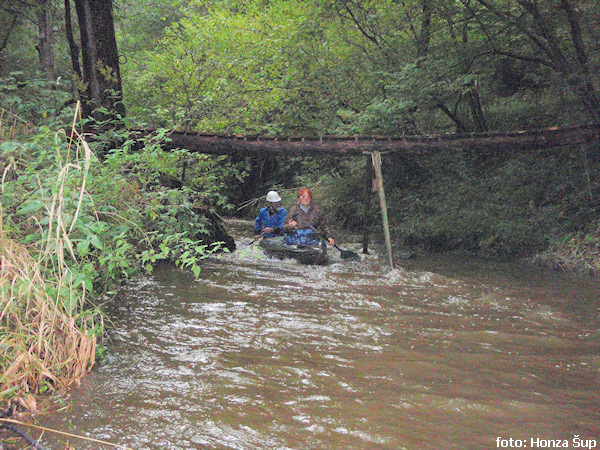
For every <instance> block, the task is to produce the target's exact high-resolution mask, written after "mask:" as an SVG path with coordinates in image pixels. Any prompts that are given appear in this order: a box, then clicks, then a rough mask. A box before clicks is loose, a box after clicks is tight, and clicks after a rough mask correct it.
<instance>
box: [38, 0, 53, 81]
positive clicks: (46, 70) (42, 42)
mask: <svg viewBox="0 0 600 450" xmlns="http://www.w3.org/2000/svg"><path fill="white" fill-rule="evenodd" d="M38 3H39V5H40V6H39V8H38V11H37V22H38V31H39V37H38V44H37V46H36V48H37V51H38V56H39V60H40V71H41V72H42V73H43V74H44V77H45V78H46V79H47V80H48V82H51V83H53V82H55V81H56V68H55V66H54V50H53V48H52V42H53V39H52V9H51V4H50V0H38Z"/></svg>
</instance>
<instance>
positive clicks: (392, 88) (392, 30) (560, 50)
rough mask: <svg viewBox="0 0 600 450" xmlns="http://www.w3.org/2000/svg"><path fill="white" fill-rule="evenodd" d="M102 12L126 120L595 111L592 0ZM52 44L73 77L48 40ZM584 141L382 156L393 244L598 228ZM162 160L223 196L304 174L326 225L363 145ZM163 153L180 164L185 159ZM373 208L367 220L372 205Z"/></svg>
mask: <svg viewBox="0 0 600 450" xmlns="http://www.w3.org/2000/svg"><path fill="white" fill-rule="evenodd" d="M55 7H56V11H60V9H61V7H62V6H61V5H59V4H56V5H55ZM3 14H6V12H3ZM55 17H56V20H57V22H58V23H60V21H59V17H60V14H58V13H57V14H55ZM115 18H116V26H117V35H118V41H119V48H120V51H121V53H122V61H121V62H122V74H123V83H124V85H123V86H124V98H125V101H126V106H127V110H128V115H129V117H128V120H129V122H130V123H133V122H136V123H138V122H142V123H145V124H148V125H149V126H153V127H164V128H168V129H170V128H183V129H191V130H198V131H205V132H220V133H237V134H261V135H306V136H315V135H316V136H322V135H327V134H336V135H374V134H375V135H407V134H408V135H412V134H428V133H445V132H477V131H487V130H493V131H498V130H514V129H526V128H541V127H546V126H566V125H573V124H582V123H588V122H598V121H599V120H600V119H599V118H600V104H599V101H598V96H599V94H598V92H599V89H600V78H599V74H600V71H599V70H598V67H599V65H600V39H599V37H598V33H597V32H596V31H597V24H598V21H599V20H600V6H599V5H598V3H597V2H595V1H592V0H568V1H558V0H550V1H548V2H534V1H530V0H520V1H515V2H506V1H503V0H491V1H489V0H488V1H483V0H408V1H403V2H396V1H389V0H369V1H360V2H358V1H352V0H311V1H299V0H285V1H277V0H244V1H240V0H211V1H193V0H186V1H184V0H179V1H175V2H173V1H163V0H143V1H138V0H116V1H115ZM28 27H30V26H29V25H28V23H27V22H26V21H20V22H19V23H18V27H17V28H16V29H15V31H14V33H13V35H12V36H11V39H10V40H9V45H7V46H6V48H5V49H4V51H3V53H2V57H3V59H4V61H5V62H6V64H4V65H3V66H2V68H1V69H0V70H1V71H2V72H0V74H2V75H5V76H6V75H7V74H8V73H9V72H11V71H14V70H16V69H17V60H18V58H20V57H21V58H22V59H20V60H19V61H20V62H23V64H19V65H18V68H19V69H20V70H21V71H22V75H18V77H20V78H21V79H22V80H25V79H28V78H29V77H30V76H31V75H32V74H33V72H34V67H33V65H34V64H35V58H33V49H32V48H31V47H30V48H29V50H26V49H25V48H24V46H27V45H28V44H27V43H28V42H33V41H34V36H35V34H34V32H33V31H34V30H32V29H31V28H28ZM61 27H62V25H61ZM61 27H59V28H58V29H60V30H61V31H62V28H61ZM56 50H57V54H58V55H62V56H61V57H59V58H58V61H60V63H59V64H57V65H58V67H57V71H58V73H59V74H60V75H61V76H62V77H63V83H66V84H67V86H68V80H70V74H69V72H68V65H67V64H65V63H64V60H65V57H64V55H65V51H64V42H62V41H61V40H60V39H57V40H56ZM19 55H22V56H19ZM62 86H63V85H61V86H59V87H62ZM59 90H60V89H59ZM19 95H20V94H18V95H16V94H15V95H13V96H12V97H11V98H13V99H16V98H17V97H19ZM53 98H57V97H53ZM53 101H54V100H51V99H50V98H48V104H49V105H50V104H51V102H53ZM23 104H24V105H26V104H27V102H26V101H24V102H23ZM13 106H14V105H13ZM54 106H57V105H54ZM54 106H52V105H51V107H46V109H52V107H54ZM43 110H44V108H42V109H41V110H40V111H43ZM42 115H43V114H42ZM597 151H598V148H597V144H591V145H590V146H587V147H581V148H577V147H574V148H558V149H552V150H549V151H543V152H540V151H537V150H536V149H531V150H529V151H525V152H521V153H519V152H510V151H507V152H504V153H503V154H501V155H491V154H488V153H487V152H486V151H485V149H481V151H480V152H472V153H468V152H459V153H454V152H436V153H430V154H424V155H418V156H417V155H410V154H407V155H398V156H394V157H387V156H384V175H385V181H386V189H387V194H388V199H389V200H388V206H389V208H390V218H391V221H392V227H393V228H394V233H393V234H394V236H396V237H397V243H398V244H406V245H408V244H413V245H420V246H423V247H424V248H431V249H467V250H477V251H482V252H487V253H492V254H501V255H529V254H534V253H536V252H539V251H541V250H544V249H548V248H551V249H552V248H555V247H554V245H555V243H556V242H562V243H564V242H569V240H568V239H565V236H569V235H570V233H574V236H576V238H577V239H579V237H580V236H587V237H586V238H585V239H586V242H588V241H590V242H591V241H594V239H595V237H594V236H595V233H596V227H597V220H598V210H597V202H598V200H597V199H598V196H599V195H600V192H599V190H598V158H597V157H596V156H595V155H596V154H597ZM111 158H114V159H112V161H114V160H116V159H119V160H120V163H123V164H124V165H126V166H127V165H131V164H133V165H136V164H139V161H138V162H135V161H133V162H128V161H127V160H128V158H129V159H131V158H134V159H135V157H134V156H132V154H130V153H122V152H121V153H119V152H116V153H113V156H112V157H111ZM174 158H176V159H177V158H181V159H177V160H178V161H184V160H185V161H188V164H187V166H186V167H187V168H188V169H187V172H186V175H185V179H186V180H185V184H186V185H188V186H189V187H193V188H194V189H197V190H204V189H205V187H206V186H207V183H206V181H205V180H206V177H208V175H206V173H207V172H206V171H204V168H205V167H210V168H211V172H210V173H211V175H210V176H211V177H213V180H212V181H211V182H210V183H208V185H210V186H213V187H211V188H210V189H212V191H211V192H212V194H210V195H218V196H222V198H224V197H227V198H228V199H229V200H230V201H231V202H233V203H234V204H235V205H238V206H240V205H242V204H244V202H247V201H249V200H251V199H253V198H258V197H261V196H262V195H264V192H265V191H266V190H267V189H269V188H272V187H275V188H278V189H282V190H285V189H289V190H290V192H293V190H294V189H296V188H297V187H299V186H300V185H302V184H308V185H311V186H315V187H316V191H317V192H318V193H319V194H321V195H320V201H321V203H324V204H325V205H326V206H328V208H329V210H330V214H331V216H332V217H331V220H332V222H333V223H334V224H336V226H339V227H349V228H352V229H357V228H358V227H359V226H360V216H361V215H362V213H363V212H362V205H361V200H362V196H361V195H356V193H357V192H362V190H363V180H362V173H361V172H362V166H363V161H362V160H361V159H360V158H356V159H354V160H350V161H343V160H341V159H332V160H329V159H327V160H325V159H319V158H316V159H308V158H307V159H302V160H300V159H292V158H277V159H275V158H260V157H254V158H227V159H224V160H215V159H213V158H204V159H202V158H200V159H194V158H196V157H195V156H191V155H185V154H181V155H179V156H174ZM192 159H194V161H193V162H192ZM121 160H122V161H121ZM107 163H109V164H110V163H111V160H109V161H107ZM182 164H183V163H182ZM173 167H179V168H180V171H179V172H178V173H176V174H174V175H175V177H176V178H181V175H182V174H183V169H182V165H179V163H177V164H174V165H173ZM196 167H198V168H199V171H200V172H199V173H195V170H196V169H195V168H196ZM165 170H166V169H165ZM144 186H145V185H143V186H141V188H142V189H141V190H142V191H143V187H144ZM219 186H220V187H219ZM107 194H110V193H107ZM287 199H288V200H289V201H293V195H288V196H287ZM349 199H351V200H349ZM219 212H224V210H223V209H219ZM241 213H242V214H247V216H248V217H251V216H252V215H253V214H254V213H255V211H254V210H251V208H245V209H242V210H241ZM371 214H372V216H373V221H372V222H373V226H372V227H373V230H374V231H377V230H378V229H379V220H378V217H377V204H376V201H375V202H374V204H373V206H372V211H371ZM136 220H137V218H136Z"/></svg>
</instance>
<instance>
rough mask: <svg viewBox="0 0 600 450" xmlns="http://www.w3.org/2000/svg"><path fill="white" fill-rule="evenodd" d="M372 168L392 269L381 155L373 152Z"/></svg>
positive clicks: (392, 257) (394, 266)
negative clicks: (373, 169)
mask: <svg viewBox="0 0 600 450" xmlns="http://www.w3.org/2000/svg"><path fill="white" fill-rule="evenodd" d="M371 155H372V159H373V167H374V168H375V180H376V182H377V192H378V193H379V204H380V206H381V219H382V220H383V235H384V238H385V248H386V250H387V255H388V259H389V262H390V266H391V267H392V269H395V268H396V264H395V262H394V255H393V253H392V240H391V238H390V226H389V222H388V215H387V203H386V202H385V191H384V189H383V176H382V174H381V155H380V153H379V152H373V153H372V154H371Z"/></svg>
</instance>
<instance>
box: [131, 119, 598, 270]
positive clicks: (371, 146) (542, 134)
mask: <svg viewBox="0 0 600 450" xmlns="http://www.w3.org/2000/svg"><path fill="white" fill-rule="evenodd" d="M155 131H156V130H152V129H138V130H133V133H134V137H135V138H138V139H139V138H142V137H146V136H148V135H152V134H153V133H154V132H155ZM167 137H168V139H169V140H168V142H166V143H165V144H164V145H163V148H164V149H165V150H175V149H187V150H188V151H190V152H199V153H207V154H219V155H227V154H237V155H239V154H248V155H251V154H256V153H264V154H277V155H281V154H285V155H286V156H318V155H321V156H323V155H329V156H340V157H342V156H359V155H366V158H367V163H366V164H365V177H364V178H365V211H368V209H369V206H370V201H371V199H370V196H371V191H372V180H373V177H374V178H375V181H376V184H377V191H378V194H379V201H380V206H381V214H382V219H383V229H384V236H385V243H386V250H387V254H388V258H389V262H390V265H391V266H392V267H395V262H394V256H393V253H392V246H391V240H390V232H389V227H388V220H387V205H386V200H385V191H384V188H383V178H382V175H381V155H382V154H384V153H394V152H395V153H426V152H430V151H434V150H476V151H482V152H498V151H507V150H517V149H518V150H527V149H532V148H551V147H559V146H564V145H585V144H594V143H598V142H600V124H591V125H582V126H573V127H564V128H559V127H552V128H542V129H534V130H524V131H509V132H489V133H467V134H440V135H426V136H397V137H375V136H368V137H367V136H360V137H339V136H323V137H315V138H305V137H286V138H281V137H264V136H238V135H220V134H206V133H199V132H191V131H172V132H170V133H169V134H168V135H167ZM599 150H600V149H599ZM365 217H366V214H365ZM366 225H367V224H365V227H364V234H363V252H364V253H367V251H368V242H369V236H368V227H367V226H366Z"/></svg>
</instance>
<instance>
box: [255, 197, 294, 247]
mask: <svg viewBox="0 0 600 450" xmlns="http://www.w3.org/2000/svg"><path fill="white" fill-rule="evenodd" d="M286 216H287V211H286V210H285V208H283V207H282V206H281V197H280V196H279V194H278V193H277V192H275V191H269V193H268V194H267V206H266V207H265V208H262V209H261V210H260V212H259V213H258V217H257V218H256V220H255V221H254V233H255V234H256V235H257V236H263V237H273V236H277V235H280V234H281V232H282V228H283V222H285V218H286Z"/></svg>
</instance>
